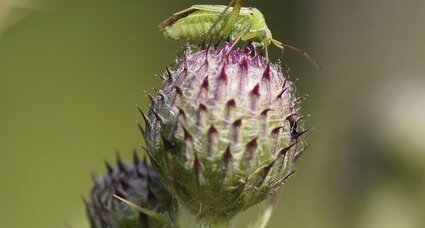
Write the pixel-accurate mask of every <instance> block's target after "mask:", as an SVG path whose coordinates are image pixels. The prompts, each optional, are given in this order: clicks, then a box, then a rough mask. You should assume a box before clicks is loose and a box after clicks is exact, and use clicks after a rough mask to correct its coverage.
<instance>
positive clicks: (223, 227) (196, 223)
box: [177, 204, 230, 228]
mask: <svg viewBox="0 0 425 228" xmlns="http://www.w3.org/2000/svg"><path fill="white" fill-rule="evenodd" d="M177 223H178V225H179V227H180V228H184V227H196V228H229V227H230V221H229V220H226V219H223V218H221V219H214V218H199V217H198V216H197V215H195V214H193V213H192V212H191V211H190V210H189V209H187V208H186V207H184V206H183V205H182V204H179V213H178V217H177Z"/></svg>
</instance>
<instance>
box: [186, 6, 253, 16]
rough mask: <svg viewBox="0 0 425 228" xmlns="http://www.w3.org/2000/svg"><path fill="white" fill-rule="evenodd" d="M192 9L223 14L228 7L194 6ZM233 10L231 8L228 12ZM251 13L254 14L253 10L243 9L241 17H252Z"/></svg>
mask: <svg viewBox="0 0 425 228" xmlns="http://www.w3.org/2000/svg"><path fill="white" fill-rule="evenodd" d="M190 8H193V9H197V10H202V11H205V12H216V13H222V12H223V11H224V10H225V9H226V8H227V6H223V5H193V6H192V7H190ZM232 10H233V7H229V9H227V11H228V12H232ZM251 13H252V8H249V7H242V8H241V12H240V13H239V15H243V16H246V15H250V14H251Z"/></svg>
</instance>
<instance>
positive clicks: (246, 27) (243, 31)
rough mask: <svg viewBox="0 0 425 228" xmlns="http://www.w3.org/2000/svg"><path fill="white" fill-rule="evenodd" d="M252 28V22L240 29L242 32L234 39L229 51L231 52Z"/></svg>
mask: <svg viewBox="0 0 425 228" xmlns="http://www.w3.org/2000/svg"><path fill="white" fill-rule="evenodd" d="M251 26H252V22H250V23H249V24H247V25H246V26H245V28H243V29H242V31H241V32H240V33H239V34H238V36H237V38H236V39H235V41H234V42H233V44H232V46H231V47H230V49H229V51H230V50H232V49H233V48H234V47H235V45H236V44H237V43H238V42H239V41H240V40H241V39H243V38H244V35H245V34H246V32H248V30H249V29H250V28H251Z"/></svg>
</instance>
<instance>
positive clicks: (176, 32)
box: [159, 0, 319, 68]
mask: <svg viewBox="0 0 425 228" xmlns="http://www.w3.org/2000/svg"><path fill="white" fill-rule="evenodd" d="M242 2H243V0H233V1H232V2H231V3H230V4H229V6H224V5H193V6H192V7H190V8H188V9H185V10H183V11H180V12H177V13H175V14H173V15H172V16H171V17H169V18H167V19H166V20H165V21H163V22H162V23H161V24H160V25H159V28H160V30H161V31H162V32H163V33H164V36H165V37H166V38H168V39H170V40H176V41H178V40H186V39H187V40H190V41H201V40H205V38H206V37H210V38H213V37H217V36H219V37H222V38H231V39H234V40H235V44H236V43H237V42H238V41H252V42H253V44H254V46H256V47H259V48H265V49H266V56H267V57H268V50H267V47H268V46H269V45H271V44H273V45H275V46H276V47H278V48H280V49H281V50H284V49H285V48H289V49H291V50H293V51H296V52H298V53H300V54H302V55H303V56H304V57H305V58H306V59H307V60H309V61H310V62H311V63H312V64H313V65H314V66H315V67H316V68H319V64H318V63H317V62H316V61H315V60H314V59H313V58H312V57H311V56H310V55H309V54H308V53H307V52H305V51H304V50H302V49H300V48H297V47H295V46H292V45H289V44H285V43H282V42H280V41H278V40H276V39H274V38H273V36H272V33H271V31H270V29H269V28H268V26H267V24H266V21H265V18H264V15H263V14H262V13H261V11H260V10H258V9H256V8H253V7H242ZM233 3H234V4H233ZM232 4H233V7H231V5H232Z"/></svg>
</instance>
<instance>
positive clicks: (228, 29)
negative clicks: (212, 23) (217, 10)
mask: <svg viewBox="0 0 425 228" xmlns="http://www.w3.org/2000/svg"><path fill="white" fill-rule="evenodd" d="M242 2H243V0H235V5H234V6H233V10H232V13H231V14H230V17H229V19H228V20H227V22H226V24H225V26H224V29H223V33H222V34H223V35H224V36H228V35H230V34H231V33H232V29H233V28H234V25H235V23H236V21H237V20H238V17H239V13H240V11H241V8H242Z"/></svg>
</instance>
